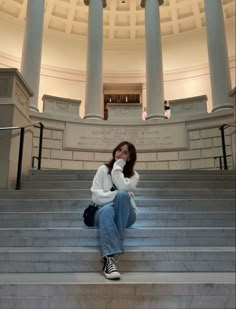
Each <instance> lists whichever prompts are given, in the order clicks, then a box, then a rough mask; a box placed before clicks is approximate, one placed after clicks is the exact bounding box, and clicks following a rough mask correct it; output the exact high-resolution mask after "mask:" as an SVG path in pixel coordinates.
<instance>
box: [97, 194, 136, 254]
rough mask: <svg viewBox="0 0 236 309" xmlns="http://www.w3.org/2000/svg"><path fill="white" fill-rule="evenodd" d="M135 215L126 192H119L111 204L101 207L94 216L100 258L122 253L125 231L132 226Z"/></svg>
mask: <svg viewBox="0 0 236 309" xmlns="http://www.w3.org/2000/svg"><path fill="white" fill-rule="evenodd" d="M135 220H136V213H135V211H134V209H133V207H132V206H131V203H130V196H129V194H128V192H126V191H124V190H119V191H118V192H117V194H116V197H115V199H114V201H113V202H111V203H108V204H106V205H104V206H102V207H101V208H100V209H99V210H98V211H97V212H96V215H95V219H94V222H95V225H96V226H97V227H99V232H100V240H101V254H102V257H104V256H107V255H112V254H116V253H122V252H123V248H122V243H123V239H124V233H125V229H126V228H128V227H130V226H131V225H132V224H134V222H135Z"/></svg>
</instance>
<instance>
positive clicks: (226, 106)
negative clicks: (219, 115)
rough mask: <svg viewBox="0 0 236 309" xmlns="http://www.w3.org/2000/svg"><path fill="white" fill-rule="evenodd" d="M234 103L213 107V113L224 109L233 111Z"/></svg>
mask: <svg viewBox="0 0 236 309" xmlns="http://www.w3.org/2000/svg"><path fill="white" fill-rule="evenodd" d="M233 108H234V106H233V104H230V103H229V104H225V105H220V106H216V107H214V108H213V109H212V111H211V112H212V113H214V112H218V111H224V110H232V111H233Z"/></svg>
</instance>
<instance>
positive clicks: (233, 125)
mask: <svg viewBox="0 0 236 309" xmlns="http://www.w3.org/2000/svg"><path fill="white" fill-rule="evenodd" d="M229 127H236V122H232V123H228V124H222V125H221V126H220V127H219V130H220V133H221V143H222V152H223V155H222V157H223V162H224V169H225V170H227V169H228V165H227V157H228V155H227V154H226V147H225V129H227V128H229Z"/></svg>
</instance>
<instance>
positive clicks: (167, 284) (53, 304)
mask: <svg viewBox="0 0 236 309" xmlns="http://www.w3.org/2000/svg"><path fill="white" fill-rule="evenodd" d="M0 284H1V289H0V308H3V309H12V308H17V309H48V308H56V309H65V308H66V309H78V308H96V309H104V308H106V309H121V308H122V309H131V308H132V309H133V308H137V309H138V308H142V309H170V308H175V309H182V308H187V309H207V308H208V309H213V308H214V309H222V308H224V309H234V308H235V276H234V274H233V273H208V272H206V273H159V272H154V273H151V272H148V273H147V272H133V273H132V272H125V273H123V274H122V279H121V280H120V281H112V282H111V281H108V280H107V279H105V278H104V277H103V276H102V275H101V273H91V272H89V273H86V272H85V273H73V274H71V273H64V274H60V273H54V274H53V273H49V274H38V273H31V274H26V273H21V274H1V277H0Z"/></svg>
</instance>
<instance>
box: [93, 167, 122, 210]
mask: <svg viewBox="0 0 236 309" xmlns="http://www.w3.org/2000/svg"><path fill="white" fill-rule="evenodd" d="M105 177H108V175H107V174H106V170H105V169H104V166H100V167H99V168H98V170H97V172H96V174H95V176H94V178H93V184H92V188H91V191H92V200H93V202H94V203H95V204H97V205H104V204H107V203H110V202H112V201H113V200H114V198H115V196H116V194H117V191H110V189H107V188H104V183H105ZM111 186H112V185H111ZM111 186H110V187H111Z"/></svg>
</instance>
